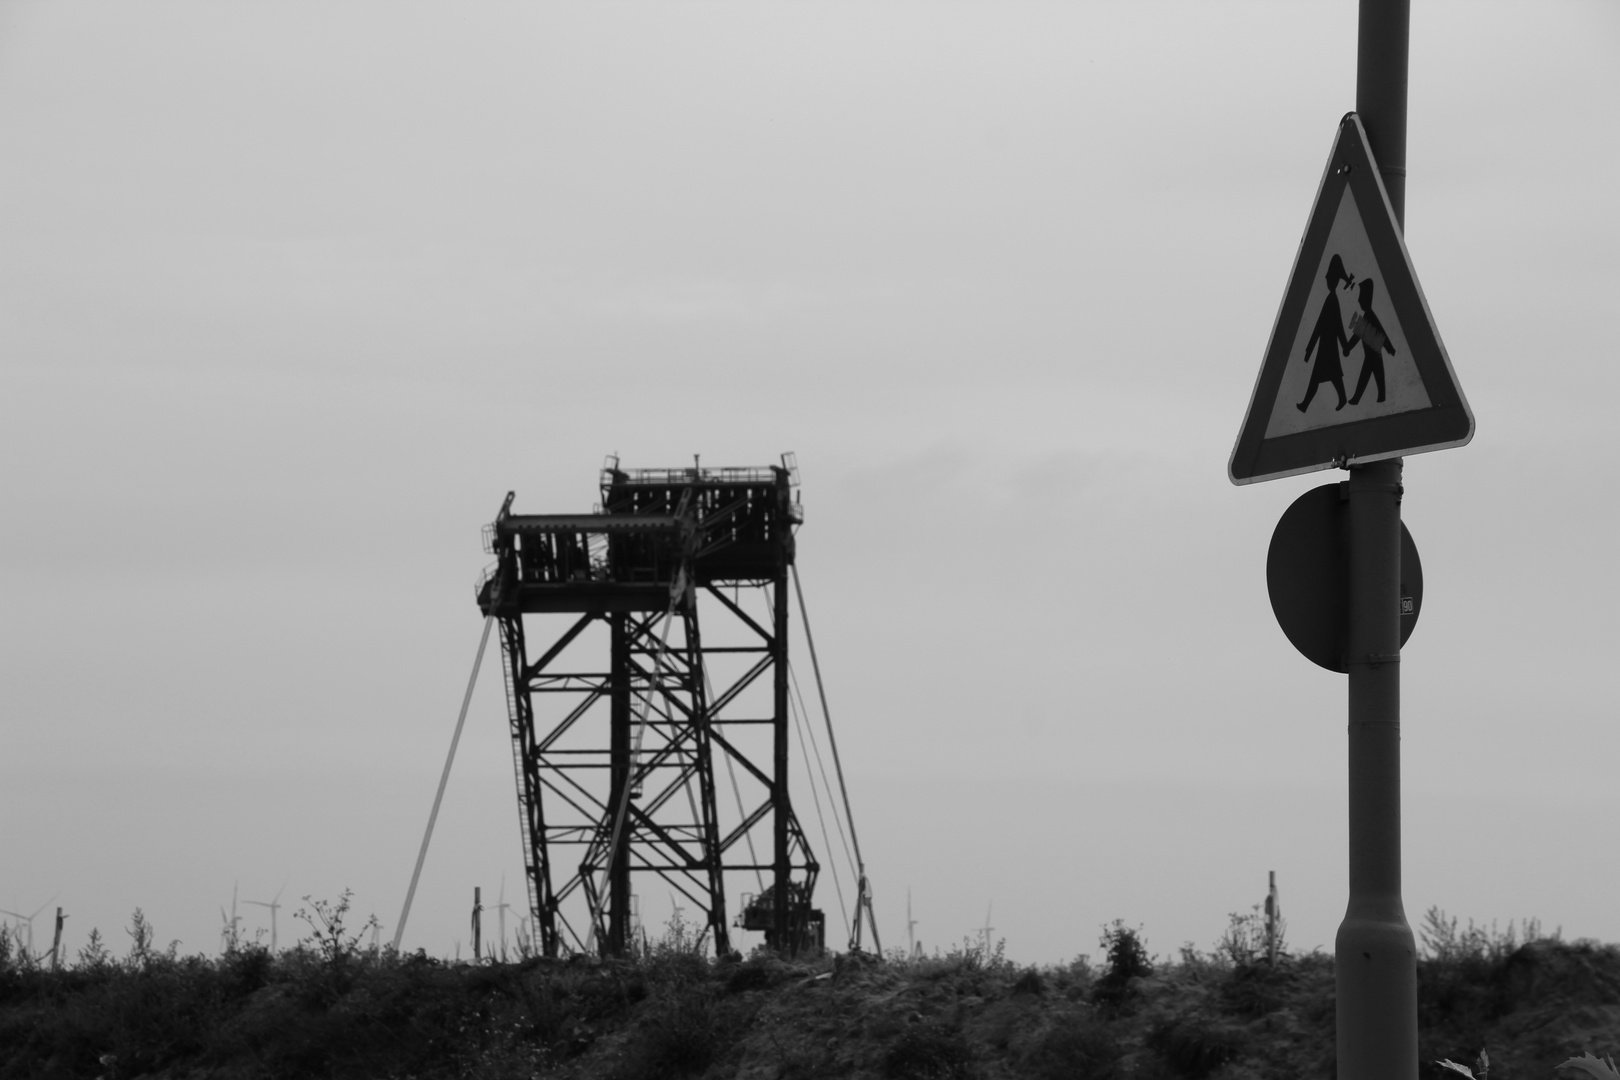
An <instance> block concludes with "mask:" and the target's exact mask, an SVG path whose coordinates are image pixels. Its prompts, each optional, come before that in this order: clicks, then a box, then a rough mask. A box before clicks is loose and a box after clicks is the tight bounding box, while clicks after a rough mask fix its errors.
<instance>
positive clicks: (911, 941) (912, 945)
mask: <svg viewBox="0 0 1620 1080" xmlns="http://www.w3.org/2000/svg"><path fill="white" fill-rule="evenodd" d="M985 921H986V922H988V921H989V920H988V919H986V920H985ZM916 930H917V920H916V919H913V918H912V917H911V886H909V885H907V886H906V959H908V960H915V959H917V936H916Z"/></svg>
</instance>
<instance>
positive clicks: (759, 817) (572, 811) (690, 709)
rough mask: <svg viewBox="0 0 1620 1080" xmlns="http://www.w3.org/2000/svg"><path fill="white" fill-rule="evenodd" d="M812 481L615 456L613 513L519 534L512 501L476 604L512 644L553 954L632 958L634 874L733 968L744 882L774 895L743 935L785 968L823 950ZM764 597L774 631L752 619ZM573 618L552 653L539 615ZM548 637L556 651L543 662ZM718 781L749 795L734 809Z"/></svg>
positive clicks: (532, 866) (536, 859)
mask: <svg viewBox="0 0 1620 1080" xmlns="http://www.w3.org/2000/svg"><path fill="white" fill-rule="evenodd" d="M795 479H796V478H795V476H794V473H793V470H792V467H791V463H786V462H785V464H784V466H783V467H782V468H771V469H762V470H754V469H748V470H742V469H717V470H716V469H710V470H701V469H696V468H694V469H686V470H667V471H666V470H656V471H655V470H644V471H639V472H626V471H624V470H620V469H619V468H618V467H617V461H614V460H611V459H610V465H609V467H608V468H606V469H604V471H603V483H602V492H603V507H604V509H603V510H602V511H601V512H599V513H596V514H591V515H522V516H520V515H513V514H512V513H511V512H510V510H511V502H512V496H511V495H508V496H507V500H506V503H505V505H503V507H502V509H501V512H500V514H499V516H498V517H497V518H496V520H495V522H494V524H493V525H492V526H491V527H490V528H489V530H488V536H489V539H490V547H491V550H492V551H493V553H494V554H495V555H496V556H497V561H496V564H495V567H494V568H493V569H492V571H491V572H490V573H489V574H488V575H486V577H485V579H484V581H483V582H482V583H481V584H480V587H479V593H478V599H479V604H480V607H482V608H483V609H484V611H485V612H486V614H493V615H494V616H495V617H496V620H497V622H498V624H499V626H500V632H501V642H502V647H503V651H504V661H505V662H504V663H503V665H502V669H503V672H504V674H505V679H506V689H507V702H508V707H509V717H510V725H511V735H512V739H513V758H514V765H515V767H516V771H517V790H518V806H519V813H520V817H521V821H522V828H523V835H524V840H525V860H526V878H527V881H528V886H529V906H530V911H531V913H532V914H533V917H534V920H535V926H536V927H537V928H538V933H537V937H538V942H537V944H538V946H539V948H540V950H541V951H542V952H543V953H544V954H545V955H548V956H556V955H559V954H560V953H563V952H573V951H580V952H591V951H601V952H603V953H605V954H619V953H622V952H623V951H624V950H625V949H626V948H627V947H628V946H629V944H630V942H631V928H632V923H633V920H634V918H635V913H634V911H633V904H634V900H633V892H632V884H631V881H632V876H633V875H644V876H645V875H656V876H657V877H658V878H660V879H662V881H664V882H665V883H667V885H668V886H669V887H670V888H671V889H672V890H673V892H674V893H676V894H678V895H679V896H681V897H683V898H684V899H685V900H687V901H689V902H690V903H691V904H693V905H695V906H696V907H697V908H698V909H699V910H700V911H701V912H702V923H703V925H704V927H705V928H706V932H707V933H708V934H710V935H712V939H713V943H714V946H715V948H716V950H717V951H719V952H724V951H727V950H729V949H730V932H729V928H728V923H727V917H726V916H727V912H726V880H727V879H726V875H727V874H737V873H748V874H750V876H751V877H754V878H755V879H757V880H758V881H760V883H761V884H762V885H763V884H764V882H765V881H766V880H769V882H770V884H769V885H768V886H765V887H764V888H762V890H761V893H760V895H759V897H758V899H756V900H754V901H753V902H752V903H750V904H748V905H747V906H746V907H745V910H744V911H743V912H742V913H741V916H740V918H739V919H738V923H739V925H742V926H743V927H744V928H746V929H756V930H763V931H765V936H766V944H767V945H768V946H771V947H774V948H778V949H782V950H785V951H797V950H798V949H800V948H802V947H805V946H806V945H812V944H814V945H819V944H820V943H821V936H822V931H821V915H820V912H817V911H814V910H812V909H811V906H810V904H811V898H812V896H813V892H814V888H815V883H816V877H817V874H818V871H819V865H818V864H817V861H816V859H815V856H814V854H813V852H812V851H811V848H810V846H809V844H808V842H807V840H806V837H805V835H804V831H803V829H802V828H801V827H800V825H799V822H798V819H797V817H796V815H795V814H794V812H793V807H792V802H791V799H790V796H789V792H788V730H787V725H788V715H789V714H788V669H787V650H788V573H789V569H790V567H791V565H792V562H793V556H794V544H793V527H794V526H795V525H796V524H797V523H798V520H799V513H798V507H797V504H796V503H794V502H793V501H792V488H793V486H794V483H795ZM756 592H757V593H763V598H764V604H763V609H764V610H763V612H761V611H760V607H761V605H760V604H759V603H758V602H757V600H755V601H754V602H749V598H750V594H754V593H756ZM728 594H729V595H728ZM700 600H701V601H702V602H701V604H700ZM700 609H701V610H702V611H703V612H704V613H705V614H706V615H707V616H708V617H709V619H710V625H709V626H708V627H707V628H705V627H700V625H699V612H700ZM750 609H752V610H750ZM564 613H566V614H572V615H574V616H575V618H573V619H572V620H571V621H567V624H566V629H564V630H563V631H562V633H561V634H559V635H556V636H555V637H552V638H549V639H543V638H541V637H540V636H539V635H538V634H532V630H533V626H532V625H531V623H532V622H533V621H535V620H532V619H530V618H529V617H533V616H538V615H553V616H554V615H556V614H564ZM526 619H527V620H528V621H526ZM553 622H555V620H553ZM722 624H723V625H722ZM604 629H605V631H606V632H605V634H604V633H603V630H604ZM705 629H708V630H710V631H711V634H710V637H711V639H712V640H713V641H715V642H718V643H715V644H710V643H706V642H705V637H704V630H705ZM717 629H719V630H723V631H724V632H723V633H718V634H716V633H713V631H715V630H717ZM531 637H532V639H533V640H534V641H535V642H536V644H537V645H538V643H539V642H541V641H544V647H543V650H541V651H539V654H538V655H537V656H534V657H533V659H531ZM603 637H605V638H606V645H607V649H606V652H607V655H606V656H605V657H604V656H602V655H601V653H602V649H601V645H602V644H603V642H602V639H603ZM604 660H605V661H606V664H605V666H604V664H603V661H604ZM543 718H544V719H543ZM764 734H768V736H769V758H768V759H765V758H764V755H763V754H762V753H761V752H760V750H761V747H762V744H763V743H764V742H765V740H764V739H763V738H761V735H764ZM717 759H718V761H717ZM717 764H721V765H722V767H723V769H724V771H725V776H726V778H727V779H729V780H730V781H731V786H732V787H733V788H734V789H735V792H736V794H735V800H736V802H735V806H734V807H733V806H731V805H727V806H726V808H725V812H722V810H721V802H720V800H719V799H718V798H717V794H716V772H715V770H716V765H717ZM745 790H746V792H747V795H746V797H745V795H744V791H745ZM733 810H735V812H734V813H733V812H732V811H733ZM766 826H768V827H769V829H770V843H769V846H768V848H767V850H768V851H769V853H770V854H769V861H762V860H761V859H760V858H759V857H758V854H756V852H757V850H758V845H756V836H757V834H759V833H761V832H763V831H764V829H765V827H766ZM571 901H572V902H571ZM570 912H572V917H570V916H569V913H570Z"/></svg>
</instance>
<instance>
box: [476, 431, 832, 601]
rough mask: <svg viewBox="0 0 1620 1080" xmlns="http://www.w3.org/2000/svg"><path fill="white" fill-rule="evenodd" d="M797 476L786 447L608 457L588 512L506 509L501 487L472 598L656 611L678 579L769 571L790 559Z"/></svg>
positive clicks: (753, 580) (740, 577)
mask: <svg viewBox="0 0 1620 1080" xmlns="http://www.w3.org/2000/svg"><path fill="white" fill-rule="evenodd" d="M798 485H799V476H798V467H797V465H796V464H795V462H794V460H793V455H792V454H783V455H782V464H781V465H779V466H777V465H771V466H766V467H764V468H718V469H715V468H709V469H706V468H701V467H699V466H698V465H697V464H696V463H695V462H694V464H693V466H692V467H691V468H689V469H622V468H620V467H619V461H618V458H617V457H610V458H609V459H608V461H607V464H606V465H605V466H604V467H603V469H602V503H601V506H600V508H599V509H598V510H596V511H595V512H593V513H589V514H514V513H512V512H511V508H512V498H513V496H512V495H511V494H508V495H507V496H506V502H505V503H504V504H503V505H502V507H501V511H500V513H499V514H498V515H496V518H495V520H494V521H493V522H492V523H491V524H489V525H487V526H485V529H484V543H485V548H486V550H488V551H489V552H490V553H491V554H493V555H495V557H496V562H495V565H494V566H493V567H491V568H490V569H489V571H487V572H486V573H485V575H484V576H483V578H482V579H481V580H480V582H479V585H478V606H479V608H480V609H482V610H483V612H484V613H485V614H486V615H487V614H490V613H491V611H492V610H493V612H494V613H495V614H498V615H511V614H518V613H523V612H546V611H563V612H567V611H575V612H590V611H663V610H666V609H667V608H668V607H669V605H670V599H671V596H672V594H673V592H674V591H677V590H678V589H679V588H681V587H683V585H687V584H690V585H720V584H727V585H731V584H761V583H764V582H767V581H774V580H776V579H778V578H779V577H782V576H784V575H786V573H787V568H788V567H789V566H791V565H792V563H793V556H794V541H793V532H794V529H795V528H796V527H797V526H798V525H799V523H800V522H801V521H802V520H803V508H802V507H801V505H800V503H799V502H798V498H797V492H798ZM683 569H684V570H685V579H684V580H683V579H682V577H681V574H682V570H683Z"/></svg>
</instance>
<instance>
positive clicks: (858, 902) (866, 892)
mask: <svg viewBox="0 0 1620 1080" xmlns="http://www.w3.org/2000/svg"><path fill="white" fill-rule="evenodd" d="M792 569H793V592H794V595H796V596H797V597H798V598H799V618H800V619H801V620H802V621H803V622H804V641H805V644H806V645H809V646H810V667H811V668H812V669H813V670H814V671H815V674H816V692H817V693H818V694H820V695H821V715H822V717H823V719H825V720H826V721H827V745H828V746H829V747H831V749H832V756H833V769H834V771H835V772H837V773H838V788H839V791H840V792H841V793H842V794H843V796H844V816H845V817H847V818H848V819H849V840H850V843H851V844H852V845H853V846H854V848H855V865H856V867H857V868H858V870H859V871H860V875H861V880H860V882H859V888H860V893H859V895H858V896H857V897H856V899H855V917H856V919H857V920H859V919H860V909H861V906H862V905H864V906H865V907H866V917H867V919H868V921H869V922H870V923H871V926H872V944H873V945H875V946H876V947H877V954H878V955H879V956H882V955H883V942H882V941H881V940H879V938H878V928H877V916H876V915H874V914H873V913H872V891H871V887H870V886H869V885H868V883H867V879H866V860H865V859H863V858H862V857H861V841H860V837H859V836H858V835H856V832H855V815H854V813H853V812H851V810H850V808H849V785H848V784H846V783H845V782H844V766H843V763H842V762H841V761H840V760H839V757H838V739H837V738H836V737H835V736H834V735H833V726H832V712H831V711H830V710H829V709H828V708H827V687H826V685H825V684H824V683H823V682H822V681H821V661H820V660H818V659H817V658H816V639H815V638H814V637H813V636H812V635H811V633H810V612H809V611H808V610H807V609H806V608H805V606H804V588H803V587H802V586H801V585H800V584H799V566H798V564H797V563H794V564H793V568H792Z"/></svg>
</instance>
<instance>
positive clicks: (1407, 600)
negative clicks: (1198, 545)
mask: <svg viewBox="0 0 1620 1080" xmlns="http://www.w3.org/2000/svg"><path fill="white" fill-rule="evenodd" d="M1346 486H1347V485H1345V484H1343V483H1339V484H1324V485H1322V486H1321V487H1319V488H1312V489H1311V490H1310V491H1307V492H1306V493H1305V494H1303V495H1301V496H1300V497H1299V498H1297V499H1295V500H1294V504H1293V505H1292V506H1290V507H1289V508H1288V509H1287V510H1285V511H1283V516H1282V520H1280V521H1278V522H1277V529H1276V531H1275V532H1273V533H1272V534H1271V550H1270V551H1268V552H1267V553H1266V591H1268V592H1269V593H1270V594H1271V610H1272V611H1273V612H1274V613H1275V614H1276V616H1277V625H1279V626H1281V627H1282V631H1283V633H1284V634H1287V635H1288V640H1289V641H1291V642H1293V644H1294V648H1296V649H1298V650H1299V651H1300V652H1301V653H1302V654H1303V655H1304V656H1305V658H1306V659H1307V660H1310V661H1311V662H1312V663H1315V664H1320V665H1321V666H1322V667H1325V668H1327V669H1328V670H1329V671H1337V672H1340V673H1341V674H1342V673H1344V672H1346V671H1348V670H1349V669H1348V668H1347V667H1346V666H1345V662H1344V661H1345V654H1346V653H1347V652H1349V649H1350V642H1349V637H1350V558H1349V542H1348V540H1347V538H1346V535H1345V525H1346V519H1347V518H1348V516H1349V515H1348V514H1347V513H1346V512H1345V511H1346V508H1347V507H1348V503H1346V502H1345V499H1344V494H1343V491H1344V488H1345V487H1346ZM1400 602H1401V644H1402V645H1403V646H1404V645H1405V644H1406V639H1407V638H1409V637H1411V636H1412V628H1413V627H1414V626H1416V625H1417V620H1418V613H1419V612H1420V611H1422V610H1423V564H1422V563H1421V562H1419V561H1418V553H1417V545H1416V544H1414V543H1413V542H1412V534H1411V533H1410V532H1409V531H1407V528H1406V523H1405V522H1402V523H1401V601H1400Z"/></svg>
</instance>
